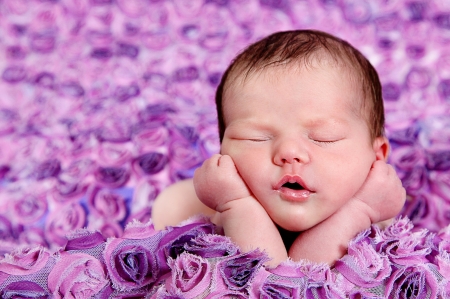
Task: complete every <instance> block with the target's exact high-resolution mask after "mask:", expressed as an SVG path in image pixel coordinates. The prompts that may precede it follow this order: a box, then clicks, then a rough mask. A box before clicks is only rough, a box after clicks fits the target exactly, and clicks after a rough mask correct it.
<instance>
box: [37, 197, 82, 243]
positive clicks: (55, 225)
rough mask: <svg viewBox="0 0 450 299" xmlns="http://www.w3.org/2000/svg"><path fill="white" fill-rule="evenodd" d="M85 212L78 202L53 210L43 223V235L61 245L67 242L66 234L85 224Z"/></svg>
mask: <svg viewBox="0 0 450 299" xmlns="http://www.w3.org/2000/svg"><path fill="white" fill-rule="evenodd" d="M85 220H86V212H85V211H84V209H83V208H82V207H81V206H80V205H78V204H72V205H69V206H66V207H64V208H62V207H61V208H59V209H57V210H55V211H53V212H52V213H51V214H50V215H49V216H48V217H47V222H46V224H45V236H46V238H47V240H49V241H50V242H51V243H52V244H58V245H59V246H63V245H65V244H66V242H67V238H66V235H67V234H68V233H69V232H70V231H73V230H75V229H78V228H82V227H84V225H85Z"/></svg>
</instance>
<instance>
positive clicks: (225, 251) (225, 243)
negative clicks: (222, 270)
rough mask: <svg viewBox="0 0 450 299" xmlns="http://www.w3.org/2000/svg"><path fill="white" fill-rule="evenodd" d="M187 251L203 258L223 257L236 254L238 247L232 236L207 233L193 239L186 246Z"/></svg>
mask: <svg viewBox="0 0 450 299" xmlns="http://www.w3.org/2000/svg"><path fill="white" fill-rule="evenodd" d="M184 249H185V250H186V252H189V253H192V254H195V255H199V256H201V257H203V258H213V257H223V256H228V255H235V254H237V253H238V252H239V249H238V247H237V246H236V245H235V244H233V243H232V242H231V240H230V238H228V237H225V236H221V235H211V234H207V235H206V234H205V235H200V236H198V237H196V238H194V239H192V240H191V242H189V243H187V244H186V245H185V246H184Z"/></svg>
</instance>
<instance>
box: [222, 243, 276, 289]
mask: <svg viewBox="0 0 450 299" xmlns="http://www.w3.org/2000/svg"><path fill="white" fill-rule="evenodd" d="M266 261H268V257H267V256H266V255H265V254H263V253H262V252H260V251H257V250H255V251H250V252H246V253H241V254H238V255H234V256H230V257H226V258H224V259H221V260H220V261H219V262H218V263H217V264H216V277H215V279H216V281H217V283H218V284H219V285H217V287H218V286H220V285H222V287H220V288H223V287H225V288H228V289H229V290H232V291H237V292H247V288H248V287H249V285H250V283H251V282H252V281H253V279H254V278H255V277H256V274H257V272H258V271H260V270H261V268H262V266H263V264H264V263H265V262H266Z"/></svg>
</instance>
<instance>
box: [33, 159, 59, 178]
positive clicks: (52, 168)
mask: <svg viewBox="0 0 450 299" xmlns="http://www.w3.org/2000/svg"><path fill="white" fill-rule="evenodd" d="M60 171H61V162H60V161H59V160H57V159H50V160H47V161H44V162H42V163H41V164H39V165H38V166H37V168H36V169H35V172H34V175H35V176H36V179H37V180H43V179H47V178H51V177H55V176H57V175H58V174H59V172H60Z"/></svg>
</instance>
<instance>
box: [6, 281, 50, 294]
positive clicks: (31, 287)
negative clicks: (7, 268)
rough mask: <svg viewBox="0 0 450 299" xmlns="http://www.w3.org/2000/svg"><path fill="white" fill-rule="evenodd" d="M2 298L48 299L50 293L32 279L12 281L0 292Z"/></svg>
mask: <svg viewBox="0 0 450 299" xmlns="http://www.w3.org/2000/svg"><path fill="white" fill-rule="evenodd" d="M0 295H1V297H2V298H3V299H16V298H27V299H28V298H29V299H50V298H51V295H50V294H49V293H48V292H47V291H45V290H44V288H43V287H41V286H40V285H38V284H37V283H35V282H32V281H26V280H22V281H17V282H12V283H10V284H8V285H7V286H5V287H4V288H3V291H1V292H0Z"/></svg>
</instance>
